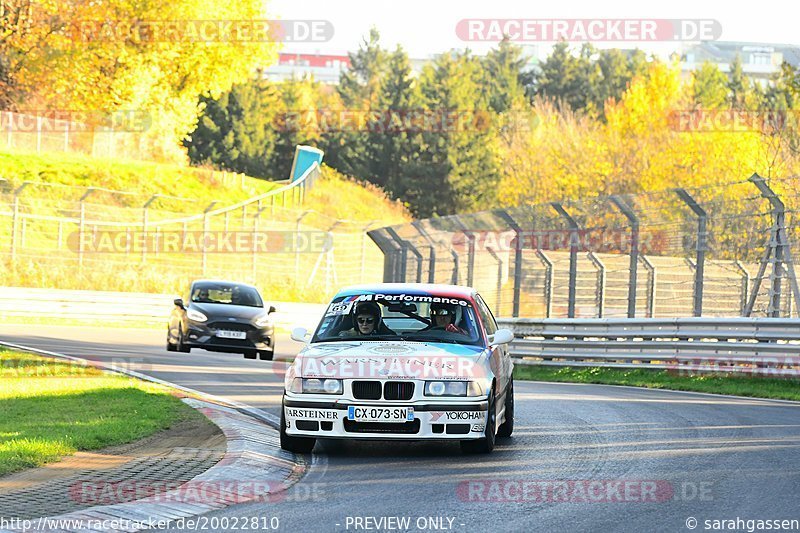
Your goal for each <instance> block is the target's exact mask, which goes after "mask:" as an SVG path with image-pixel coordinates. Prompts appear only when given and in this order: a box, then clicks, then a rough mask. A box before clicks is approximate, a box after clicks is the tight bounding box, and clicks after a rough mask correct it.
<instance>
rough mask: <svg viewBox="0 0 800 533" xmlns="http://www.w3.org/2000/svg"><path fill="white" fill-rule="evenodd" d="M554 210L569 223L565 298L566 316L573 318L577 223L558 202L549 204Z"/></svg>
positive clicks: (575, 284) (575, 283)
mask: <svg viewBox="0 0 800 533" xmlns="http://www.w3.org/2000/svg"><path fill="white" fill-rule="evenodd" d="M550 205H551V206H553V209H555V210H556V212H557V213H558V214H559V215H561V216H562V217H564V219H565V220H566V221H567V224H568V225H569V293H568V299H567V317H568V318H575V288H576V286H577V277H578V229H579V226H578V223H577V222H575V219H574V218H572V216H570V214H569V213H567V210H566V209H564V207H563V206H562V205H561V204H559V203H558V202H552V203H551V204H550Z"/></svg>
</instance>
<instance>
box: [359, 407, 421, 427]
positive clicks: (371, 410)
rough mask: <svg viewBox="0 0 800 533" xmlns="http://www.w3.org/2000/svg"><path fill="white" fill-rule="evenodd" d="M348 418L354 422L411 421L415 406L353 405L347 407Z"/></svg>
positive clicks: (399, 422)
mask: <svg viewBox="0 0 800 533" xmlns="http://www.w3.org/2000/svg"><path fill="white" fill-rule="evenodd" d="M347 418H348V419H350V420H352V421H354V422H390V423H391V422H396V423H398V424H402V423H403V422H411V421H413V420H414V408H413V407H373V406H359V405H351V406H349V407H348V408H347Z"/></svg>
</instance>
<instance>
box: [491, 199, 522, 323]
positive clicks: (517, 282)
mask: <svg viewBox="0 0 800 533" xmlns="http://www.w3.org/2000/svg"><path fill="white" fill-rule="evenodd" d="M494 213H495V214H497V215H498V216H499V217H500V218H502V219H503V220H505V221H506V223H508V226H509V227H510V228H511V230H512V231H513V232H514V234H515V235H516V239H515V240H516V245H515V246H514V307H513V311H512V315H511V316H513V317H518V316H519V300H520V292H521V290H522V228H520V227H519V225H518V224H517V222H516V221H515V220H514V218H513V217H512V216H511V215H509V214H508V212H507V211H505V210H504V209H498V210H496V211H495V212H494Z"/></svg>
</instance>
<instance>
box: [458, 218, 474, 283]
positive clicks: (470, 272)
mask: <svg viewBox="0 0 800 533" xmlns="http://www.w3.org/2000/svg"><path fill="white" fill-rule="evenodd" d="M453 219H454V220H455V221H456V223H457V224H458V225H459V227H460V228H461V231H462V232H463V233H464V237H466V238H467V239H468V240H469V244H468V245H467V285H468V286H469V287H472V284H473V282H474V277H475V234H474V233H473V232H472V231H470V230H469V228H467V226H466V225H465V224H464V223H463V222H462V221H461V218H460V217H459V216H458V215H453Z"/></svg>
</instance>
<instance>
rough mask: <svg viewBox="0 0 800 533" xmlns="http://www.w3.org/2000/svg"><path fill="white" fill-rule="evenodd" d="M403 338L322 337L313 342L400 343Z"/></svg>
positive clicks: (390, 336) (375, 336)
mask: <svg viewBox="0 0 800 533" xmlns="http://www.w3.org/2000/svg"><path fill="white" fill-rule="evenodd" d="M399 340H402V337H400V336H399V335H358V336H354V337H338V336H337V337H320V338H317V339H314V340H313V342H339V341H350V342H360V341H399Z"/></svg>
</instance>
